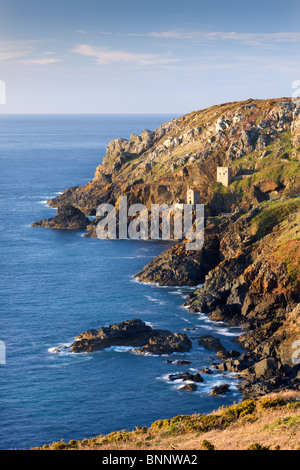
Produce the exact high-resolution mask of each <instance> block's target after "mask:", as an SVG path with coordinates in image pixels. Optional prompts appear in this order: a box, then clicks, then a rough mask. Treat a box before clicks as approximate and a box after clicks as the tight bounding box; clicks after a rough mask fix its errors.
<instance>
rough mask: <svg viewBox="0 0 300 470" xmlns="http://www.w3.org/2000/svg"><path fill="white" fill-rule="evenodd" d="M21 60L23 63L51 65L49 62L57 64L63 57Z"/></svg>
mask: <svg viewBox="0 0 300 470" xmlns="http://www.w3.org/2000/svg"><path fill="white" fill-rule="evenodd" d="M19 62H22V64H33V65H49V64H56V63H58V62H62V59H51V58H44V59H26V60H20V61H19Z"/></svg>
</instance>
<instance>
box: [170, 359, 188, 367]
mask: <svg viewBox="0 0 300 470" xmlns="http://www.w3.org/2000/svg"><path fill="white" fill-rule="evenodd" d="M172 364H176V365H178V366H188V365H189V364H191V361H185V360H181V359H180V360H177V361H173V362H172Z"/></svg>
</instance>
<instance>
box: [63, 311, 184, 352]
mask: <svg viewBox="0 0 300 470" xmlns="http://www.w3.org/2000/svg"><path fill="white" fill-rule="evenodd" d="M112 346H127V347H132V348H134V350H135V352H137V353H144V354H156V355H161V354H172V353H173V352H186V351H189V349H190V348H191V346H192V343H191V341H190V339H189V338H188V337H187V336H186V335H185V333H171V332H170V331H168V330H161V329H155V328H152V327H151V326H149V325H147V324H146V323H144V322H143V321H141V320H139V319H135V320H127V321H124V322H121V323H117V324H113V325H110V326H107V327H102V328H99V329H97V330H94V329H93V330H88V331H85V332H84V333H81V334H80V335H78V336H77V337H76V338H75V340H74V342H73V343H72V344H71V346H70V347H69V348H68V349H70V351H71V352H73V353H79V352H93V351H101V350H102V349H107V348H110V347H112ZM60 351H61V348H57V349H55V350H54V352H60Z"/></svg>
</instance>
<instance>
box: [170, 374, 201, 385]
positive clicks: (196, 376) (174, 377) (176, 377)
mask: <svg viewBox="0 0 300 470" xmlns="http://www.w3.org/2000/svg"><path fill="white" fill-rule="evenodd" d="M168 380H171V381H174V380H183V381H186V380H190V381H193V382H199V383H200V382H204V380H203V378H202V377H201V375H200V374H198V373H197V372H196V373H195V374H190V373H189V372H183V373H182V374H181V373H178V374H170V375H169V377H168Z"/></svg>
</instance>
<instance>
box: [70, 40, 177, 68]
mask: <svg viewBox="0 0 300 470" xmlns="http://www.w3.org/2000/svg"><path fill="white" fill-rule="evenodd" d="M73 52H75V53H76V54H81V55H83V56H86V57H92V58H93V59H94V60H95V61H96V62H97V64H100V65H106V64H110V63H133V64H136V65H160V64H171V63H174V62H178V59H173V58H170V57H166V56H161V55H157V54H141V53H137V52H126V51H119V50H112V49H108V48H104V47H94V46H91V45H89V44H79V45H78V46H76V47H75V49H73Z"/></svg>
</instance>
